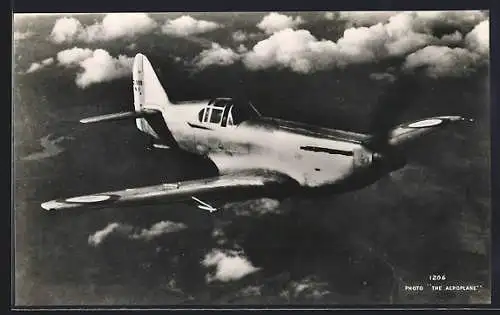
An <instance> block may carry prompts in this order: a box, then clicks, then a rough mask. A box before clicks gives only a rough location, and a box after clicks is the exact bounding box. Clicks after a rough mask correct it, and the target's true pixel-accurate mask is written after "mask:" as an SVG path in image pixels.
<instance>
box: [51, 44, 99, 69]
mask: <svg viewBox="0 0 500 315" xmlns="http://www.w3.org/2000/svg"><path fill="white" fill-rule="evenodd" d="M93 53H94V52H93V51H92V49H88V48H79V47H73V48H71V49H66V50H63V51H60V52H58V53H57V56H56V58H57V61H58V62H59V64H61V65H65V66H70V65H78V64H79V63H80V62H82V61H83V60H85V59H87V58H90V57H91V56H92V54H93Z"/></svg>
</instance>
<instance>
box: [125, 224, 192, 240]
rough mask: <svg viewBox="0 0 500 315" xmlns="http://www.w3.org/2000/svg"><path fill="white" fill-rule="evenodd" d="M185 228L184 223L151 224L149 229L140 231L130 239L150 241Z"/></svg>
mask: <svg viewBox="0 0 500 315" xmlns="http://www.w3.org/2000/svg"><path fill="white" fill-rule="evenodd" d="M186 228H187V226H186V225H185V224H184V223H178V222H171V221H160V222H158V223H155V224H153V225H152V226H151V228H149V229H142V230H141V232H140V233H137V234H133V235H131V236H130V238H132V239H137V240H145V241H150V240H152V239H154V238H157V237H159V236H160V235H163V234H166V233H174V232H179V231H182V230H184V229H186Z"/></svg>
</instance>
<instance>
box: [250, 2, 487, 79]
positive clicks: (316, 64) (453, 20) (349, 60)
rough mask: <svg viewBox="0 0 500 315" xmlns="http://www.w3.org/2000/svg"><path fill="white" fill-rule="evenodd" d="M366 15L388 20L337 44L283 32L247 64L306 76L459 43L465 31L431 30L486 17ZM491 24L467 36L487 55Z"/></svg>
mask: <svg viewBox="0 0 500 315" xmlns="http://www.w3.org/2000/svg"><path fill="white" fill-rule="evenodd" d="M353 14H354V13H349V14H348V16H349V18H352V19H358V18H360V17H359V15H356V14H354V15H353ZM344 15H345V14H344ZM362 17H363V18H364V19H368V18H369V19H371V20H374V19H375V20H376V19H382V17H384V18H385V17H387V19H388V20H387V22H386V23H381V22H379V23H376V24H374V25H371V26H369V27H366V26H361V27H350V28H347V29H346V30H345V31H344V33H343V34H342V36H341V37H340V38H339V39H338V40H337V41H336V42H334V41H331V40H326V39H321V40H320V39H317V38H316V37H314V36H313V35H312V34H311V33H310V32H309V31H307V30H303V29H299V30H294V29H291V28H287V29H283V30H279V31H276V32H274V33H273V34H272V35H271V36H269V37H268V38H266V39H264V40H261V41H259V42H258V43H257V44H255V46H254V47H253V48H252V49H250V51H249V52H247V53H245V54H244V56H243V62H244V64H245V66H246V67H247V68H249V69H251V70H259V69H266V68H270V67H280V68H289V69H291V70H292V71H295V72H298V73H303V74H306V73H310V72H314V71H318V70H325V69H329V68H333V67H345V66H347V65H350V64H355V63H367V62H376V61H379V60H383V59H387V58H391V57H404V56H407V55H408V54H411V53H413V52H416V51H418V50H420V49H422V48H424V47H427V46H438V45H447V44H453V45H459V44H460V43H461V42H462V38H463V36H462V34H461V32H459V31H457V30H456V31H455V32H453V33H451V34H445V35H443V36H441V38H438V37H436V36H434V35H433V34H432V31H433V28H434V27H437V26H439V27H441V26H443V25H447V26H453V27H459V26H460V27H461V28H464V25H474V24H473V23H476V22H477V21H479V20H481V19H484V18H485V17H484V14H483V13H482V12H479V11H466V12H464V13H460V12H457V11H451V12H448V11H446V12H434V11H433V12H431V13H428V12H427V13H421V12H400V13H397V12H391V14H388V13H387V12H386V13H376V14H372V13H364V14H363V15H362ZM487 23H488V22H487V21H483V22H481V23H480V24H478V25H477V26H476V27H475V28H474V29H473V30H472V31H471V32H470V33H469V34H468V35H467V36H466V37H465V41H466V43H467V45H468V47H471V48H470V49H474V50H476V51H482V52H483V53H484V52H485V51H487V49H488V48H487V47H488V39H489V35H488V32H486V30H487V29H488V24H487Z"/></svg>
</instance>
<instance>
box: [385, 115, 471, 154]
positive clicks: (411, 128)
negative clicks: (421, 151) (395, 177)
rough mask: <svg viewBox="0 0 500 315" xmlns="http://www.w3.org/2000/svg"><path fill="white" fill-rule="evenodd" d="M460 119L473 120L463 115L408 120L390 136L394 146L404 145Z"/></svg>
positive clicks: (390, 141)
mask: <svg viewBox="0 0 500 315" xmlns="http://www.w3.org/2000/svg"><path fill="white" fill-rule="evenodd" d="M460 121H473V120H472V119H466V118H464V117H461V116H436V117H430V118H426V119H421V120H417V121H413V122H408V123H405V124H401V125H399V126H397V127H395V128H394V129H393V130H392V131H391V133H390V136H389V143H390V144H391V145H392V146H398V147H399V146H403V145H406V144H407V143H409V142H412V140H415V139H417V138H419V137H421V136H423V135H426V134H428V133H430V132H432V131H435V130H437V129H440V128H442V127H444V126H446V125H450V124H452V123H456V122H460Z"/></svg>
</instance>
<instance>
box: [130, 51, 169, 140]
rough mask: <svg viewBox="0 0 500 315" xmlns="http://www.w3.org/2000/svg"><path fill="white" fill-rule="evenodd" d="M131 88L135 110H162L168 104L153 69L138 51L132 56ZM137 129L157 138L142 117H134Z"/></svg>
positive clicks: (165, 94)
mask: <svg viewBox="0 0 500 315" xmlns="http://www.w3.org/2000/svg"><path fill="white" fill-rule="evenodd" d="M132 79H133V89H134V108H135V110H136V111H141V110H143V109H155V110H159V111H162V109H163V108H164V107H165V106H169V105H170V104H171V103H170V100H169V99H168V96H167V93H166V92H165V89H164V88H163V86H162V85H161V83H160V80H158V77H157V76H156V73H155V71H154V70H153V67H152V65H151V63H150V62H149V60H148V58H147V57H146V56H144V55H143V54H141V53H138V54H137V55H136V56H135V58H134V65H133V70H132ZM136 125H137V129H139V130H140V131H142V132H145V133H147V134H150V135H152V136H153V137H155V138H158V134H157V133H156V132H155V131H154V128H152V126H150V124H149V123H148V121H147V120H146V119H144V118H137V119H136Z"/></svg>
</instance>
